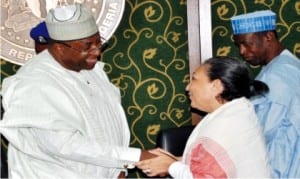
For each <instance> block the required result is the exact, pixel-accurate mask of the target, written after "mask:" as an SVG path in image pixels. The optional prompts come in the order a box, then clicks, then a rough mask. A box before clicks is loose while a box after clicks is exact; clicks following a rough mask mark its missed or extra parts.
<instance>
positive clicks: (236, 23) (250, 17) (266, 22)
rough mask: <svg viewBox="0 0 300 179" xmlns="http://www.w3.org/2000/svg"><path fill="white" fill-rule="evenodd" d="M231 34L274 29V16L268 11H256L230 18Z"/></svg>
mask: <svg viewBox="0 0 300 179" xmlns="http://www.w3.org/2000/svg"><path fill="white" fill-rule="evenodd" d="M231 25H232V30H233V34H234V35H237V34H245V33H253V32H262V31H268V30H275V29H276V14H275V13H274V12H272V11H270V10H262V11H256V12H252V13H248V14H242V15H238V16H235V17H232V18H231Z"/></svg>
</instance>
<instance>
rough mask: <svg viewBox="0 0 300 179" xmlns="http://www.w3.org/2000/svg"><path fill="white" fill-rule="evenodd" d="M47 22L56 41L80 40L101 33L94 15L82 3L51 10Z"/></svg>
mask: <svg viewBox="0 0 300 179" xmlns="http://www.w3.org/2000/svg"><path fill="white" fill-rule="evenodd" d="M45 21H46V26H47V29H48V33H49V36H50V38H51V39H54V40H61V41H69V40H79V39H84V38H87V37H90V36H92V35H94V34H96V33H97V32H99V30H98V26H97V24H96V21H95V19H94V16H93V14H92V13H91V12H90V11H89V10H88V9H86V8H85V7H84V6H83V5H82V4H80V3H75V4H73V5H67V6H62V7H57V8H54V9H51V10H50V11H49V13H48V14H47V17H46V20H45Z"/></svg>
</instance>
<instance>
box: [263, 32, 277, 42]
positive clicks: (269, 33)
mask: <svg viewBox="0 0 300 179" xmlns="http://www.w3.org/2000/svg"><path fill="white" fill-rule="evenodd" d="M265 37H266V39H267V40H268V41H272V40H273V39H274V38H275V34H274V32H272V31H268V32H267V33H265Z"/></svg>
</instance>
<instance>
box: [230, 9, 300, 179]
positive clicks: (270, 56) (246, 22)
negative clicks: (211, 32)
mask: <svg viewBox="0 0 300 179" xmlns="http://www.w3.org/2000/svg"><path fill="white" fill-rule="evenodd" d="M231 23H232V28H233V33H234V42H235V44H236V45H237V47H238V48H239V52H240V54H241V56H242V57H243V58H244V59H245V61H246V62H248V63H249V64H251V65H261V66H262V69H261V71H260V73H259V74H258V75H257V77H256V80H260V81H263V82H265V83H267V84H268V86H269V88H270V92H269V93H268V94H267V95H266V96H264V97H260V98H257V99H253V100H252V102H253V104H254V105H255V110H256V113H257V115H258V118H259V120H260V124H261V126H262V130H263V132H264V135H265V138H266V143H267V149H268V156H269V161H270V165H271V167H272V176H273V177H276V178H277V177H280V178H299V177H300V167H299V166H300V111H299V110H300V60H299V59H297V58H296V57H295V56H294V55H293V54H292V53H291V52H290V51H288V50H287V49H285V48H284V47H283V45H282V44H281V43H280V41H279V40H278V37H277V33H276V14H275V13H274V12H272V11H270V10H264V11H257V12H253V13H249V14H243V15H239V16H235V17H233V18H232V19H231Z"/></svg>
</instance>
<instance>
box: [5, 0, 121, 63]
mask: <svg viewBox="0 0 300 179" xmlns="http://www.w3.org/2000/svg"><path fill="white" fill-rule="evenodd" d="M75 2H78V3H83V4H84V5H85V6H86V7H87V8H88V9H90V10H91V11H92V12H93V14H94V17H95V19H96V22H97V25H98V28H99V31H100V34H101V37H102V38H103V39H104V42H106V41H107V40H108V39H109V38H110V37H111V36H112V35H113V33H114V32H115V30H116V29H117V27H118V25H119V23H120V21H121V18H122V16H123V12H124V9H125V0H46V1H45V0H1V32H0V34H1V36H0V37H1V38H0V46H1V51H0V54H1V58H3V59H4V60H7V61H9V62H11V63H14V64H18V65H23V64H24V63H26V61H28V60H30V59H31V58H32V57H34V56H35V50H34V41H33V40H32V39H31V38H30V35H29V33H30V30H31V28H32V27H34V26H36V25H37V24H38V23H40V22H41V21H43V20H44V19H45V17H46V15H47V12H48V11H49V9H51V8H55V7H56V6H58V5H64V4H73V3H75Z"/></svg>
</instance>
